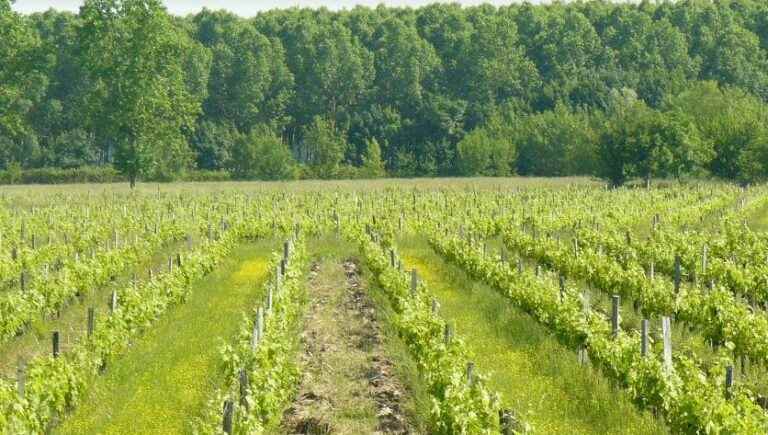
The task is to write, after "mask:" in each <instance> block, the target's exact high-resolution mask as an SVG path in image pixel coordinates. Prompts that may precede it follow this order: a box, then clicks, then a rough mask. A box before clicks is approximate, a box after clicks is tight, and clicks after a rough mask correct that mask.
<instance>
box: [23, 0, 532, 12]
mask: <svg viewBox="0 0 768 435" xmlns="http://www.w3.org/2000/svg"><path fill="white" fill-rule="evenodd" d="M521 1H522V0H454V1H453V2H455V3H461V4H462V5H467V6H469V5H477V4H482V3H491V4H494V5H504V4H510V3H519V2H521ZM530 2H531V3H539V2H540V0H532V1H530ZM380 3H384V4H386V5H387V6H413V7H418V6H424V5H427V4H430V3H436V1H435V0H282V1H281V0H256V1H248V0H192V1H181V0H165V4H166V6H167V7H168V10H169V11H170V12H171V13H173V14H176V15H186V14H189V13H194V12H197V11H199V10H200V9H202V8H203V7H207V8H208V9H214V10H215V9H227V10H229V11H232V12H234V13H236V14H238V15H241V16H252V15H255V14H256V13H258V12H259V11H263V10H268V9H274V8H288V7H292V6H300V7H312V8H319V7H321V6H325V7H327V8H329V9H342V8H347V9H351V8H353V7H355V6H357V5H363V6H370V7H375V6H377V5H378V4H380ZM81 4H82V0H56V1H53V0H17V1H16V3H15V4H14V5H13V8H14V9H15V10H17V11H19V12H24V13H29V12H42V11H46V10H48V9H50V8H53V9H58V10H68V11H72V12H77V11H78V10H79V8H80V5H81Z"/></svg>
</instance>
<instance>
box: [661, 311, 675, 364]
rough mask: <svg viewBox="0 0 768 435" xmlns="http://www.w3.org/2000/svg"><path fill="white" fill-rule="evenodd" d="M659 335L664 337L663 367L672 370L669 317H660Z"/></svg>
mask: <svg viewBox="0 0 768 435" xmlns="http://www.w3.org/2000/svg"><path fill="white" fill-rule="evenodd" d="M661 335H662V337H663V339H664V368H665V369H667V370H672V324H671V322H670V319H669V317H666V316H665V317H662V318H661Z"/></svg>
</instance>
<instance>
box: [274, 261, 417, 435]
mask: <svg viewBox="0 0 768 435" xmlns="http://www.w3.org/2000/svg"><path fill="white" fill-rule="evenodd" d="M310 276H311V278H310V286H309V287H310V291H309V295H310V300H311V302H310V308H309V310H308V312H307V315H306V318H305V323H304V325H305V326H304V332H303V333H302V342H303V345H304V352H303V353H302V355H301V365H302V372H303V379H302V383H301V386H300V389H299V393H298V396H297V399H296V401H295V402H294V404H293V405H292V406H291V408H289V409H288V410H287V411H286V413H285V416H284V419H283V425H282V427H283V430H284V431H285V433H289V434H329V433H334V434H410V433H413V432H414V430H413V428H412V427H411V425H410V423H409V422H408V419H407V417H406V414H405V411H404V410H403V406H402V404H403V403H404V400H405V397H404V396H405V395H406V394H407V389H406V388H404V387H403V386H402V384H401V383H400V382H399V381H398V379H396V377H395V376H394V374H393V373H394V368H393V363H392V361H391V360H390V359H388V358H387V356H386V355H385V352H384V348H383V345H382V331H381V327H380V324H379V321H378V319H377V309H376V307H375V306H374V305H373V303H372V301H371V300H370V298H369V297H368V295H367V294H366V293H365V291H364V284H363V281H362V279H361V276H360V267H359V266H358V264H357V263H355V262H354V261H351V260H347V261H345V262H344V263H343V264H339V263H338V262H334V261H332V260H327V261H323V262H322V263H319V264H318V263H315V264H314V265H313V268H312V274H311V275H310Z"/></svg>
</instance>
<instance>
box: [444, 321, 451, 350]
mask: <svg viewBox="0 0 768 435" xmlns="http://www.w3.org/2000/svg"><path fill="white" fill-rule="evenodd" d="M452 339H453V327H451V325H449V324H448V323H446V324H445V329H444V330H443V343H445V345H446V346H450V344H451V340H452Z"/></svg>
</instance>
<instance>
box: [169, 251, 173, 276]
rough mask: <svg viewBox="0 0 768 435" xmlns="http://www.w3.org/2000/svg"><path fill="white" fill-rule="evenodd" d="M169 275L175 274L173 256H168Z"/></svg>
mask: <svg viewBox="0 0 768 435" xmlns="http://www.w3.org/2000/svg"><path fill="white" fill-rule="evenodd" d="M168 273H169V274H170V273H173V256H170V255H169V256H168Z"/></svg>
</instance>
